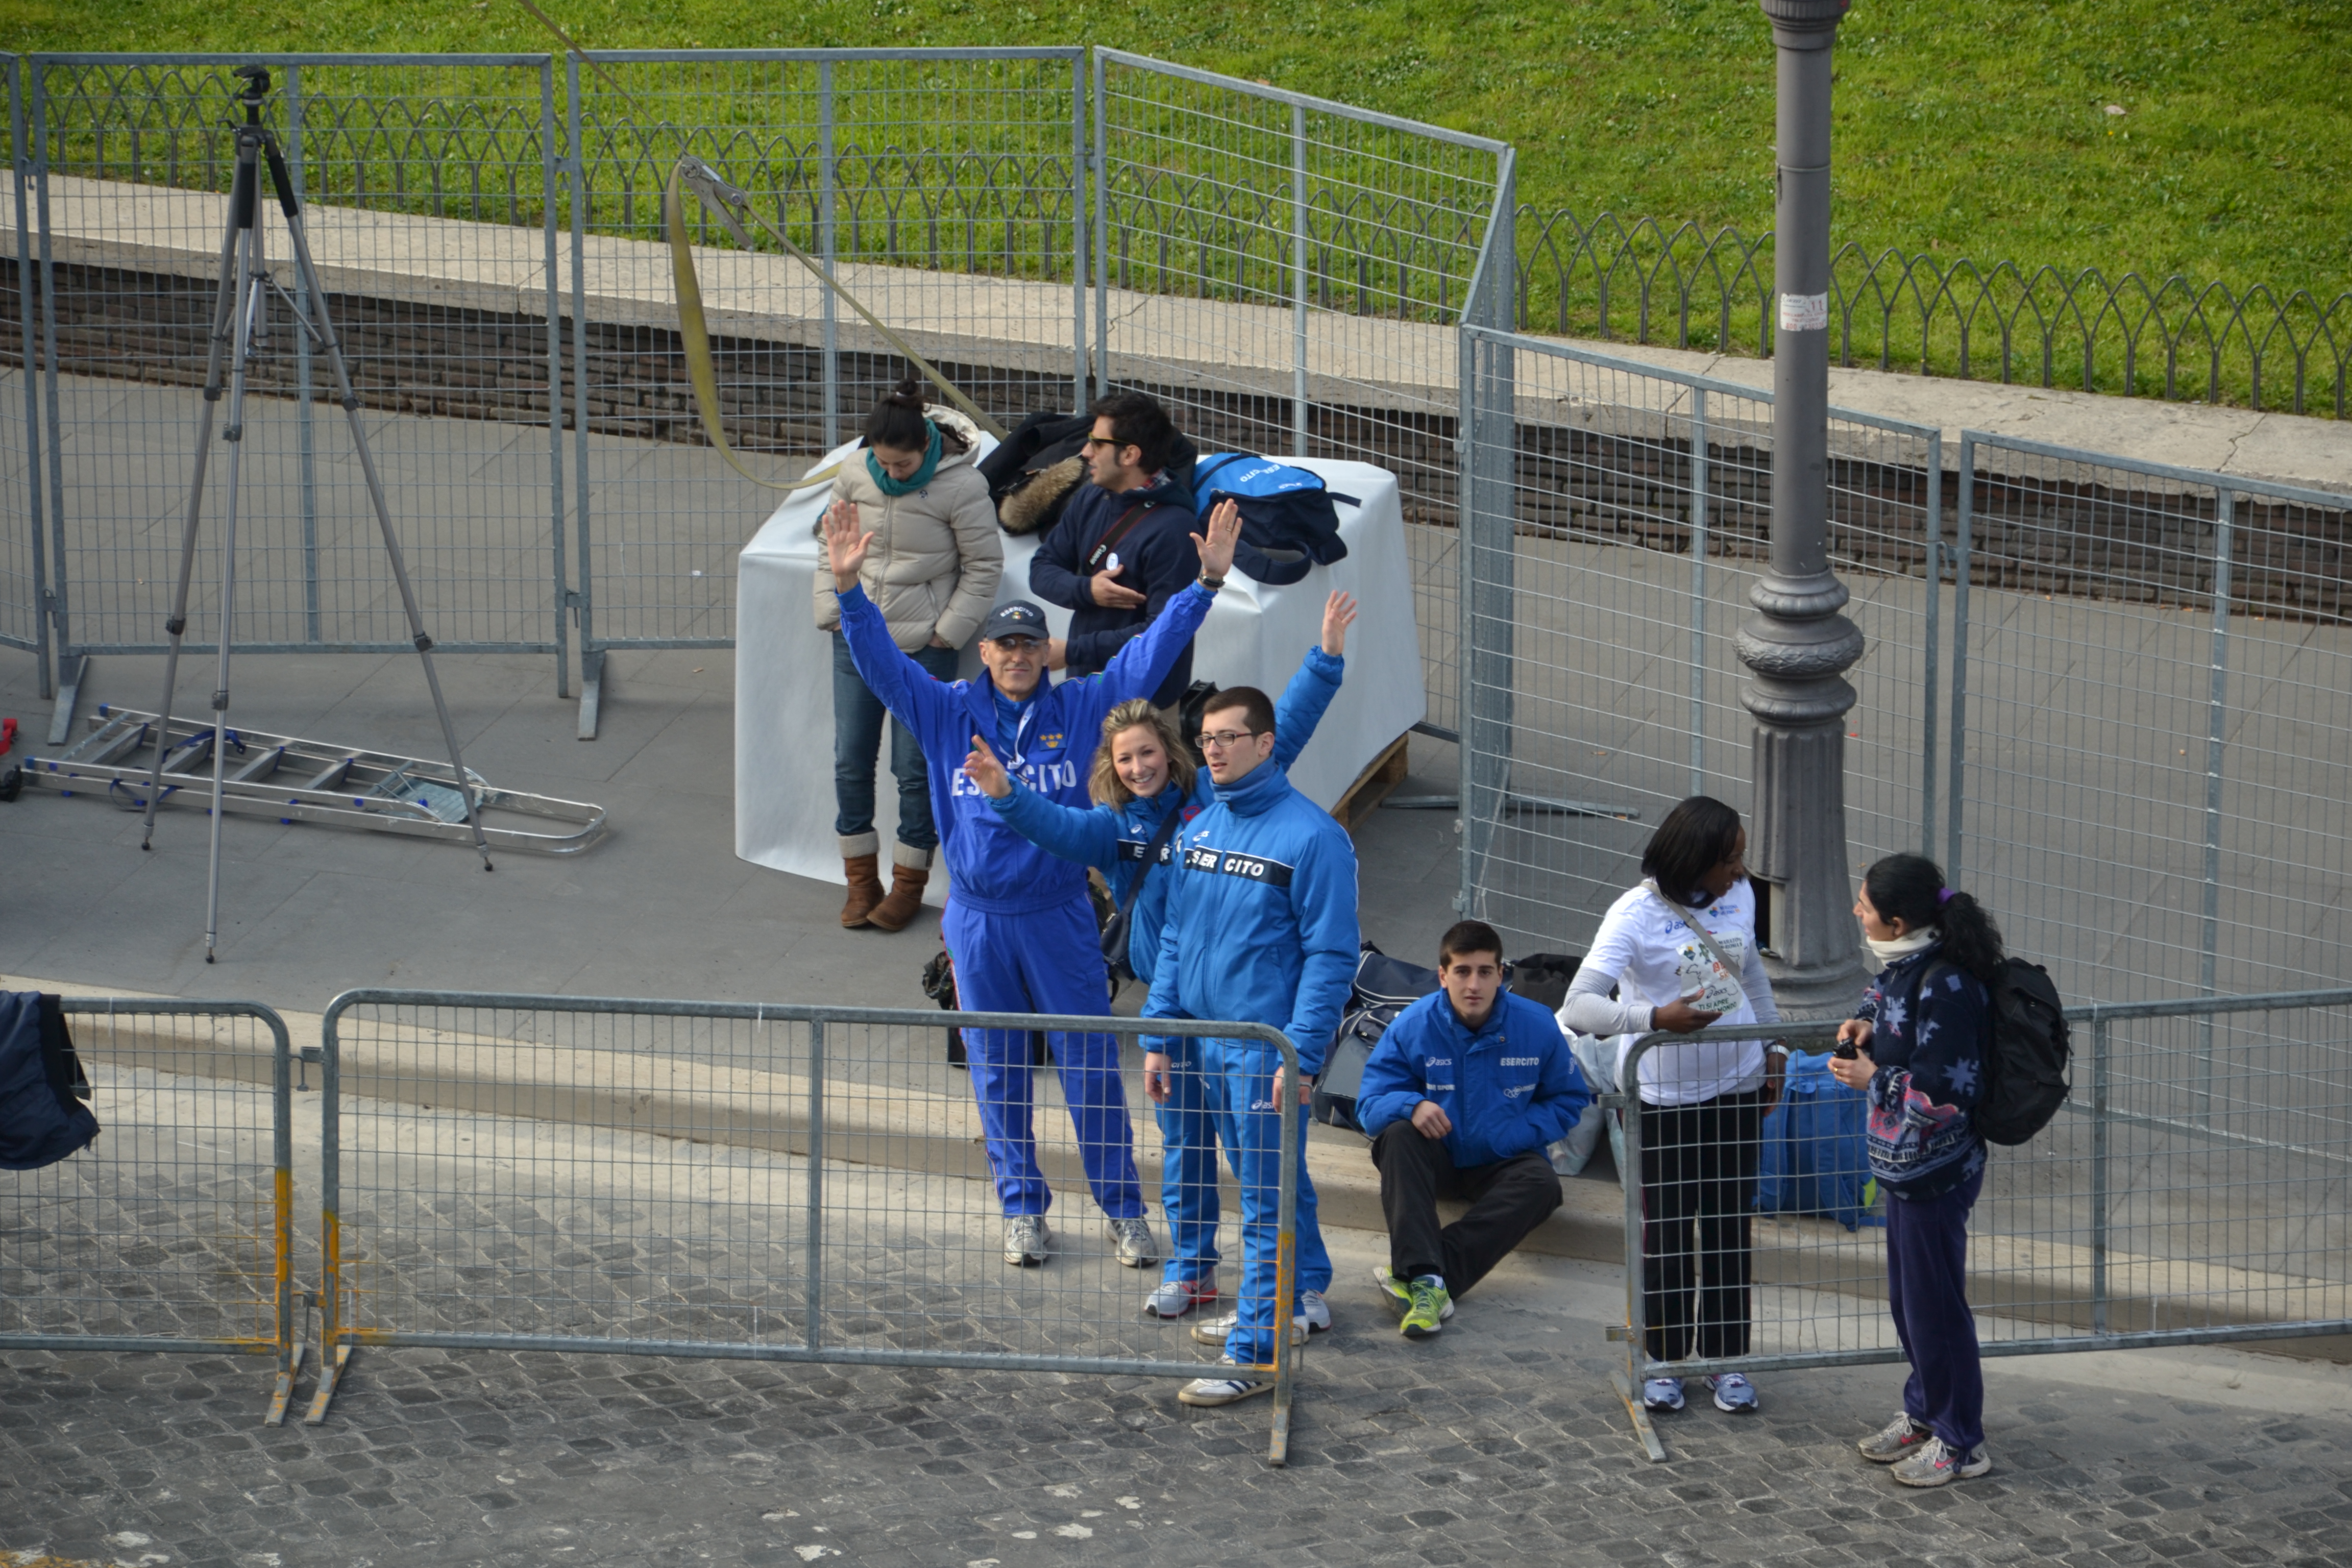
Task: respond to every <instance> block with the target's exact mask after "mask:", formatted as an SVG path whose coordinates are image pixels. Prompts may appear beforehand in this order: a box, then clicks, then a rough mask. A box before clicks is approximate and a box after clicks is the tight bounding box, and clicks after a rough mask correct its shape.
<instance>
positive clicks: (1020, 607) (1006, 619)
mask: <svg viewBox="0 0 2352 1568" xmlns="http://www.w3.org/2000/svg"><path fill="white" fill-rule="evenodd" d="M1049 635H1050V634H1049V633H1048V632H1047V631H1046V630H1045V611H1043V610H1041V609H1039V608H1038V607H1037V606H1036V605H1033V604H1031V603H1030V602H1029V601H1028V600H1026V599H1015V600H1013V602H1012V603H1011V604H1009V605H997V606H996V608H995V609H994V610H992V611H991V612H990V614H989V617H988V619H986V620H984V621H982V623H981V624H980V636H981V640H982V641H983V642H994V641H995V640H996V639H997V638H999V637H1035V638H1036V639H1037V640H1038V641H1039V642H1044V641H1045V640H1046V638H1047V637H1048V636H1049Z"/></svg>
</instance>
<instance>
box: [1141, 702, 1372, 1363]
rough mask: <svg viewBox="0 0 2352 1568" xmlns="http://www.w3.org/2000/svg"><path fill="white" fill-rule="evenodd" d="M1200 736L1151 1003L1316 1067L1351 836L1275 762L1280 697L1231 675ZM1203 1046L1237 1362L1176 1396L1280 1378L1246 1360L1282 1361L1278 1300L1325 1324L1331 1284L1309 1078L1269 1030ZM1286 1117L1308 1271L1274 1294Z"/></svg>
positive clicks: (1333, 980) (1345, 948) (1335, 982)
mask: <svg viewBox="0 0 2352 1568" xmlns="http://www.w3.org/2000/svg"><path fill="white" fill-rule="evenodd" d="M1201 748H1202V753H1203V755H1205V756H1206V758H1207V759H1208V763H1209V776H1210V778H1211V780H1212V781H1213V783H1214V784H1215V785H1216V792H1217V803H1216V804H1215V805H1213V806H1211V807H1210V808H1209V809H1208V810H1206V811H1204V812H1202V814H1201V815H1200V816H1197V817H1194V818H1193V819H1192V822H1191V824H1189V825H1188V826H1186V827H1185V829H1184V830H1183V832H1182V833H1181V834H1180V835H1179V836H1178V838H1177V843H1178V846H1179V847H1180V848H1181V856H1180V857H1179V858H1178V860H1177V862H1176V865H1175V866H1174V867H1173V868H1172V869H1174V870H1175V871H1176V872H1177V875H1176V876H1175V877H1173V878H1171V879H1170V886H1169V889H1168V917H1167V923H1166V929H1165V930H1164V931H1162V933H1161V936H1160V963H1159V968H1158V970H1157V972H1156V973H1154V974H1153V975H1152V980H1151V996H1150V1000H1149V1001H1148V1002H1146V1003H1145V1004H1144V1007H1143V1016H1145V1017H1147V1018H1230V1019H1235V1020H1240V1021H1244V1022H1250V1023H1261V1024H1267V1025H1271V1026H1274V1027H1276V1028H1278V1029H1280V1030H1281V1031H1282V1032H1283V1034H1285V1035H1286V1036H1287V1037H1289V1040H1290V1044H1291V1046H1292V1047H1293V1049H1294V1050H1295V1051H1296V1052H1297V1057H1298V1069H1299V1072H1300V1073H1301V1074H1302V1075H1303V1076H1304V1079H1312V1078H1313V1077H1314V1076H1315V1075H1316V1074H1317V1073H1318V1072H1320V1071H1321V1070H1322V1068H1323V1053H1324V1050H1325V1048H1326V1047H1328V1046H1329V1044H1330V1042H1331V1035H1332V1031H1333V1030H1334V1029H1336V1028H1337V1027H1338V1026H1339V1014H1340V1010H1341V1008H1342V1007H1343V1006H1344V1005H1346V1003H1347V1000H1348V987H1349V983H1350V982H1351V981H1352V980H1353V978H1354V975H1355V970H1356V941H1357V931H1356V848H1355V846H1354V845H1353V844H1352V843H1350V842H1349V838H1348V835H1347V831H1346V830H1345V829H1344V828H1342V827H1341V826H1339V824H1338V823H1336V822H1334V821H1332V820H1331V817H1330V815H1329V814H1328V813H1327V812H1326V811H1324V810H1323V809H1322V808H1321V807H1320V806H1318V805H1316V804H1315V803H1314V802H1313V801H1311V800H1308V799H1307V797H1306V796H1305V795H1301V794H1299V793H1298V791H1297V789H1295V788H1293V787H1292V786H1291V783H1290V780H1289V778H1288V776H1287V775H1286V774H1285V773H1284V772H1283V771H1282V769H1280V768H1278V767H1274V766H1270V765H1268V764H1269V763H1271V762H1272V760H1273V757H1274V748H1275V736H1274V704H1273V703H1272V702H1271V701H1270V700H1268V699H1267V697H1266V695H1265V692H1263V691H1259V690H1257V689H1255V688H1253V687H1245V686H1244V687H1234V688H1233V689H1229V690H1225V691H1220V692H1218V693H1217V694H1216V695H1215V696H1214V697H1213V698H1211V699H1210V700H1209V703H1208V707H1207V710H1206V711H1204V712H1203V713H1202V716H1201ZM1201 1044H1202V1050H1201V1066H1202V1072H1203V1074H1204V1075H1205V1076H1206V1078H1207V1079H1208V1082H1209V1085H1210V1092H1211V1094H1212V1096H1213V1098H1214V1101H1215V1107H1214V1108H1215V1112H1216V1118H1217V1131H1218V1134H1219V1136H1220V1137H1221V1138H1222V1140H1223V1142H1224V1145H1225V1152H1226V1157H1227V1158H1228V1159H1229V1160H1230V1161H1231V1162H1232V1163H1233V1167H1234V1175H1235V1177H1237V1178H1238V1179H1239V1182H1240V1184H1241V1197H1242V1289H1241V1294H1240V1298H1239V1304H1238V1308H1237V1310H1236V1311H1235V1312H1234V1316H1233V1318H1232V1320H1231V1321H1230V1323H1229V1325H1228V1326H1227V1328H1226V1331H1225V1333H1224V1335H1223V1341H1224V1347H1225V1353H1224V1357H1223V1361H1224V1364H1225V1365H1226V1366H1227V1367H1228V1368H1230V1369H1231V1370H1230V1371H1228V1372H1226V1373H1224V1374H1223V1375H1221V1376H1217V1377H1208V1378H1202V1379H1199V1380H1197V1381H1195V1382H1193V1383H1190V1384H1186V1385H1185V1386H1184V1389H1183V1391H1182V1392H1181V1394H1178V1395H1177V1397H1178V1398H1179V1399H1181V1400H1182V1401H1183V1402H1184V1403H1185V1404H1187V1405H1230V1404H1232V1403H1234V1401H1235V1400H1240V1399H1247V1398H1249V1397H1250V1396H1251V1395H1252V1394H1260V1393H1264V1392H1265V1390H1266V1389H1268V1388H1269V1387H1271V1386H1272V1385H1271V1384H1269V1383H1266V1382H1264V1381H1261V1380H1259V1379H1256V1378H1254V1377H1251V1376H1250V1375H1248V1373H1247V1372H1246V1370H1245V1369H1246V1368H1249V1367H1253V1366H1263V1365H1265V1364H1266V1363H1270V1362H1271V1361H1272V1360H1273V1357H1274V1325H1275V1321H1276V1319H1275V1313H1276V1310H1277V1309H1278V1310H1281V1311H1284V1312H1296V1313H1302V1314H1304V1315H1306V1316H1307V1318H1308V1319H1309V1321H1310V1323H1316V1321H1317V1320H1319V1323H1320V1324H1328V1322H1329V1321H1330V1316H1329V1313H1328V1310H1327V1309H1326V1308H1325V1307H1324V1305H1323V1301H1322V1295H1323V1291H1324V1290H1325V1289H1327V1288H1328V1286H1329V1285H1330V1283H1331V1259H1330V1257H1329V1255H1328V1253H1326V1252H1325V1251H1324V1249H1323V1232H1322V1229H1321V1227H1320V1226H1318V1224H1317V1222H1316V1214H1315V1188H1314V1185H1313V1184H1311V1183H1310V1182H1308V1181H1307V1163H1306V1148H1307V1130H1306V1126H1305V1116H1306V1110H1305V1104H1304V1102H1305V1100H1306V1092H1307V1082H1305V1081H1300V1082H1297V1083H1291V1082H1287V1081H1286V1079H1285V1074H1284V1072H1283V1062H1282V1058H1281V1054H1280V1053H1279V1052H1278V1051H1276V1049H1275V1048H1274V1047H1271V1046H1268V1045H1265V1044H1263V1043H1261V1042H1259V1041H1256V1040H1204V1041H1202V1043H1201ZM1167 1066H1168V1063H1167V1058H1165V1057H1158V1058H1155V1057H1151V1056H1147V1057H1146V1058H1144V1074H1145V1077H1146V1078H1147V1079H1149V1078H1150V1075H1151V1074H1152V1072H1153V1071H1154V1070H1155V1067H1156V1068H1157V1070H1159V1071H1161V1072H1164V1071H1166V1070H1167ZM1277 1111H1278V1112H1279V1114H1275V1113H1276V1112H1277ZM1283 1115H1287V1116H1293V1117H1297V1118H1298V1119H1299V1126H1298V1150H1299V1160H1298V1163H1297V1172H1296V1175H1297V1194H1298V1205H1297V1214H1296V1220H1297V1260H1298V1275H1297V1294H1296V1295H1295V1296H1294V1297H1293V1298H1292V1299H1291V1300H1286V1301H1282V1302H1279V1303H1277V1302H1276V1289H1275V1286H1276V1280H1275V1268H1276V1243H1277V1241H1278V1239H1279V1226H1280V1192H1281V1172H1282V1163H1281V1162H1282V1122H1281V1120H1280V1116H1283ZM1317 1326H1319V1324H1317Z"/></svg>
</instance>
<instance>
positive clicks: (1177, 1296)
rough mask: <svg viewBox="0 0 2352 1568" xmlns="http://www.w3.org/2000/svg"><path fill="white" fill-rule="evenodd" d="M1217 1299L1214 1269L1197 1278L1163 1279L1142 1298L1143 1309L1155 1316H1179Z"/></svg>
mask: <svg viewBox="0 0 2352 1568" xmlns="http://www.w3.org/2000/svg"><path fill="white" fill-rule="evenodd" d="M1216 1299H1217V1275H1216V1271H1215V1270H1214V1269H1212V1270H1210V1271H1209V1272H1208V1273H1206V1274H1203V1275H1202V1276H1201V1277H1200V1278H1199V1279H1163V1280H1161V1281H1160V1286H1159V1288H1158V1289H1155V1290H1153V1291H1152V1292H1151V1294H1150V1295H1149V1296H1146V1297H1145V1298H1144V1299H1143V1310H1145V1311H1147V1312H1149V1313H1150V1314H1151V1315H1152V1316H1153V1317H1155V1318H1181V1317H1183V1316H1185V1315H1186V1314H1187V1313H1189V1312H1191V1311H1192V1310H1194V1309H1196V1308H1200V1307H1205V1306H1207V1305H1208V1304H1209V1303H1210V1302H1212V1301H1213V1300H1216Z"/></svg>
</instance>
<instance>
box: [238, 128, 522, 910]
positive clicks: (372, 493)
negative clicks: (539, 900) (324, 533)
mask: <svg viewBox="0 0 2352 1568" xmlns="http://www.w3.org/2000/svg"><path fill="white" fill-rule="evenodd" d="M264 150H265V151H266V152H267V153H268V157H269V179H270V183H271V184H273V185H275V186H276V187H277V192H278V209H279V210H280V211H281V212H283V213H284V214H285V215H286V232H287V235H288V237H289V240H290V242H291V243H290V246H289V248H290V249H291V250H292V251H293V253H294V264H295V267H296V268H298V269H299V272H300V273H301V277H302V285H303V293H304V295H305V296H306V297H307V298H308V299H309V300H310V319H311V324H312V326H313V328H314V330H315V331H316V332H317V335H318V343H319V347H320V349H321V350H322V351H324V353H325V354H326V356H327V363H328V365H329V366H330V367H331V369H332V370H333V372H334V375H335V390H336V392H337V393H338V394H339V395H340V398H341V403H342V405H343V414H344V416H345V417H346V418H348V419H349V420H350V422H351V426H352V446H353V447H356V448H357V449H358V451H359V457H360V472H361V473H362V475H364V476H365V477H366V479H367V491H368V501H369V504H370V505H372V506H373V507H374V508H375V521H376V527H377V528H378V530H380V531H382V532H383V552H384V554H385V555H386V556H387V557H388V558H389V559H390V560H391V562H392V576H393V581H394V583H396V584H399V586H400V602H401V605H402V607H403V608H404V609H405V610H406V611H407V612H408V632H409V637H410V638H411V639H412V640H413V641H414V642H415V645H416V657H417V658H419V659H420V660H422V661H423V663H424V665H425V689H427V690H429V691H430V692H431V693H432V694H433V711H434V712H435V714H436V715H437V716H438V717H439V719H440V721H441V738H442V740H443V741H444V742H446V743H447V744H448V747H449V768H450V771H451V773H454V774H455V775H456V778H457V795H458V798H459V799H461V800H463V801H464V802H465V803H466V825H467V826H468V827H471V828H472V829H473V830H474V848H475V849H476V850H477V851H478V853H479V854H480V855H481V857H482V869H483V870H485V871H488V870H490V869H493V868H492V867H491V865H490V844H489V840H488V838H486V837H483V834H482V817H481V802H480V801H479V800H478V799H477V798H476V796H475V794H474V789H473V786H472V785H471V784H469V783H467V777H466V763H465V760H464V759H463V758H462V757H461V756H460V755H459V754H458V750H457V724H456V723H455V722H454V721H451V719H450V717H449V704H448V702H447V701H446V700H444V699H443V697H442V695H441V677H440V674H439V672H438V671H436V669H435V668H433V639H432V637H428V636H427V635H426V634H425V613H424V611H423V610H422V609H420V608H419V607H418V605H417V603H416V589H415V585H414V584H411V583H410V582H409V580H408V562H407V558H406V557H405V556H404V555H403V554H402V552H401V548H400V536H399V535H398V534H397V533H396V532H394V530H393V526H392V508H391V507H390V506H389V505H387V504H386V503H385V501H384V499H383V479H382V478H381V477H380V476H379V475H378V474H377V473H376V468H375V454H374V452H373V451H372V450H371V449H370V448H369V447H368V438H367V427H366V426H365V424H364V423H362V420H361V418H360V399H359V394H358V393H356V392H354V391H352V377H351V372H350V370H349V368H348V367H347V366H345V364H344V363H343V348H342V344H341V343H340V342H337V341H336V339H335V324H334V322H333V321H332V320H331V318H330V317H329V315H328V313H327V291H326V289H325V288H324V287H322V286H321V285H320V281H319V271H318V268H316V267H314V266H313V265H312V264H311V261H310V240H309V239H308V238H306V237H304V235H303V233H302V209H301V208H300V207H299V205H296V203H295V200H294V181H293V177H292V175H291V174H289V172H288V170H287V167H286V160H285V157H284V155H283V154H282V153H279V152H278V144H277V142H274V141H272V142H265V143H264Z"/></svg>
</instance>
